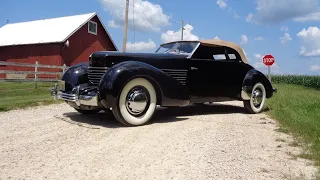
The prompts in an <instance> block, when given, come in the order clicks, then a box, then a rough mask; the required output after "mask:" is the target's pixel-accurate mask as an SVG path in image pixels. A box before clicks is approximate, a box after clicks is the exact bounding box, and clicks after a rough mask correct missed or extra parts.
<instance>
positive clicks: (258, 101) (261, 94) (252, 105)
mask: <svg viewBox="0 0 320 180" xmlns="http://www.w3.org/2000/svg"><path fill="white" fill-rule="evenodd" d="M265 101H266V89H265V87H264V85H263V84H262V83H256V84H255V85H254V86H253V88H252V93H251V96H250V100H247V101H243V104H244V107H245V108H246V109H247V111H248V112H249V113H252V114H256V113H260V112H261V111H262V110H263V107H264V104H265Z"/></svg>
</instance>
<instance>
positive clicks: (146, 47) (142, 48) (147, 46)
mask: <svg viewBox="0 0 320 180" xmlns="http://www.w3.org/2000/svg"><path fill="white" fill-rule="evenodd" d="M156 47H157V46H156V43H154V42H153V41H152V40H151V39H149V41H148V42H144V41H140V42H136V43H131V42H128V43H127V51H128V52H150V51H153V50H155V48H156Z"/></svg>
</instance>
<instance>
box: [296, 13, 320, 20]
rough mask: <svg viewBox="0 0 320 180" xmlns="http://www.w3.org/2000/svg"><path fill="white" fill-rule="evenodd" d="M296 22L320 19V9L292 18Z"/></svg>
mask: <svg viewBox="0 0 320 180" xmlns="http://www.w3.org/2000/svg"><path fill="white" fill-rule="evenodd" d="M294 21H296V22H307V21H320V11H318V12H313V13H310V14H307V15H305V16H302V17H297V18H294Z"/></svg>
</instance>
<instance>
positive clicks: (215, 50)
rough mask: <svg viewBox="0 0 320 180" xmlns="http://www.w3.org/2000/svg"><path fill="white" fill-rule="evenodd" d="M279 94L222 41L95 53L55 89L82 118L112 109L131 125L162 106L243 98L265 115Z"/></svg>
mask: <svg viewBox="0 0 320 180" xmlns="http://www.w3.org/2000/svg"><path fill="white" fill-rule="evenodd" d="M274 91H275V89H274V88H273V87H272V85H271V83H270V81H269V80H268V78H267V77H266V76H265V75H264V74H262V73H261V72H259V71H258V70H256V69H254V68H253V67H252V66H250V65H249V64H248V61H247V58H246V56H245V54H244V52H243V50H242V48H241V47H240V46H238V45H237V44H234V43H232V42H226V41H222V40H201V41H176V42H170V43H166V44H162V45H160V47H159V48H158V49H157V51H156V52H155V53H123V52H114V51H99V52H95V53H93V54H91V55H90V57H89V63H81V64H77V65H74V66H71V67H70V68H68V70H67V71H66V72H65V73H64V74H63V76H62V80H61V81H59V83H58V85H55V87H54V88H53V89H52V93H53V95H54V96H55V97H56V98H58V99H63V100H65V102H66V103H68V104H69V105H70V106H72V107H73V108H75V109H76V110H77V111H78V112H80V113H82V114H92V113H97V112H99V111H101V110H105V111H109V110H110V109H111V110H112V112H113V114H114V116H115V118H116V119H117V120H118V121H119V122H121V123H122V124H124V125H127V126H138V125H143V124H146V123H147V122H148V121H149V120H150V119H151V117H152V115H153V114H154V112H155V110H156V106H157V105H160V106H163V107H170V106H186V105H189V104H194V103H206V102H217V101H227V100H239V101H243V103H244V107H245V108H246V109H247V110H248V112H249V113H260V112H261V111H262V109H263V106H264V104H265V100H266V98H270V97H272V95H273V93H274Z"/></svg>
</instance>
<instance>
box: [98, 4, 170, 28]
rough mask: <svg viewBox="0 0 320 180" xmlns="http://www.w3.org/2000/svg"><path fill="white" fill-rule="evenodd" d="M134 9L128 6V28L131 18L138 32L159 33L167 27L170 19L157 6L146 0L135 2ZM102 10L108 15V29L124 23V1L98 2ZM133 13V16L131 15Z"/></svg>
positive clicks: (130, 26) (130, 24)
mask: <svg viewBox="0 0 320 180" xmlns="http://www.w3.org/2000/svg"><path fill="white" fill-rule="evenodd" d="M134 2H135V3H134V6H135V8H134V9H133V8H131V7H132V5H131V4H130V8H129V14H128V20H129V23H128V24H129V28H130V29H132V28H133V17H134V24H135V29H136V30H137V31H140V32H149V31H160V29H161V28H162V27H164V26H167V25H169V24H170V23H169V19H170V17H169V16H168V15H166V14H164V13H163V11H162V8H161V6H160V5H158V4H153V3H151V2H149V1H146V0H135V1H134ZM100 3H101V4H102V5H103V7H104V9H105V10H106V11H107V12H109V13H110V15H111V17H112V20H110V21H109V22H108V25H109V27H122V26H123V23H124V14H125V13H124V12H125V1H123V0H100ZM133 11H134V14H133Z"/></svg>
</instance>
